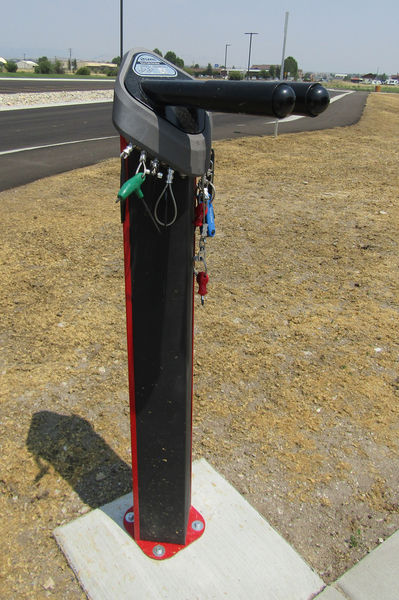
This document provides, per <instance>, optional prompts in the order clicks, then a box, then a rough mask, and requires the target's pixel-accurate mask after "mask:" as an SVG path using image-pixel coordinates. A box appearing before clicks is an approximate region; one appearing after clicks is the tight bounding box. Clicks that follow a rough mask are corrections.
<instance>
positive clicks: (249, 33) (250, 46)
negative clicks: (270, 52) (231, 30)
mask: <svg viewBox="0 0 399 600" xmlns="http://www.w3.org/2000/svg"><path fill="white" fill-rule="evenodd" d="M245 35H249V52H248V71H247V79H249V68H250V66H251V48H252V36H253V35H258V33H257V32H256V31H248V32H245Z"/></svg>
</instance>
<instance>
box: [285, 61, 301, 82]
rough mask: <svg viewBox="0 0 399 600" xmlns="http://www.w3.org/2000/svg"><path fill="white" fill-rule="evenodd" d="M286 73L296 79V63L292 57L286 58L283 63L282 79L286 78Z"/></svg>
mask: <svg viewBox="0 0 399 600" xmlns="http://www.w3.org/2000/svg"><path fill="white" fill-rule="evenodd" d="M288 73H289V76H290V77H293V78H294V79H297V78H298V63H297V62H296V60H295V58H293V57H292V56H287V58H286V59H285V61H284V77H288Z"/></svg>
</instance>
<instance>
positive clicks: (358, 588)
mask: <svg viewBox="0 0 399 600" xmlns="http://www.w3.org/2000/svg"><path fill="white" fill-rule="evenodd" d="M316 598H317V599H318V600H319V599H320V600H398V599H399V531H397V532H396V533H394V534H393V535H392V536H391V537H390V538H388V539H387V540H385V542H383V543H382V544H381V545H380V546H378V548H376V549H375V550H373V551H372V552H370V554H368V555H367V556H365V557H364V558H363V559H362V560H361V561H360V562H359V563H358V564H357V565H355V566H354V567H352V569H350V570H349V571H347V572H346V573H345V574H344V575H342V577H340V578H339V579H337V581H336V582H335V583H334V584H332V585H331V586H328V587H327V588H326V589H325V590H324V591H323V592H322V593H321V594H319V595H318V596H316Z"/></svg>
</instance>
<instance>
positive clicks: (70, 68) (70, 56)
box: [69, 48, 72, 73]
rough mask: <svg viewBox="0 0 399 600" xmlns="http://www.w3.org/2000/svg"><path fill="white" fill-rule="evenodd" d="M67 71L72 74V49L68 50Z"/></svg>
mask: <svg viewBox="0 0 399 600" xmlns="http://www.w3.org/2000/svg"><path fill="white" fill-rule="evenodd" d="M69 70H70V72H71V73H72V48H69Z"/></svg>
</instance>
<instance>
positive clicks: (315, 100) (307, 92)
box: [289, 82, 330, 117]
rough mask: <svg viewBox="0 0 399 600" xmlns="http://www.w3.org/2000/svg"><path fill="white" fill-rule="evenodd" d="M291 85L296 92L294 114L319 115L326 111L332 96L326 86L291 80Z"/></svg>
mask: <svg viewBox="0 0 399 600" xmlns="http://www.w3.org/2000/svg"><path fill="white" fill-rule="evenodd" d="M289 86H290V87H292V89H293V90H294V92H295V96H296V100H295V107H294V110H293V111H292V112H293V114H294V115H305V116H308V117H317V115H319V114H320V113H322V112H324V111H325V110H326V108H327V106H328V105H329V103H330V96H329V93H328V91H327V90H326V88H324V87H323V86H322V85H320V83H301V82H298V83H297V82H292V83H291V82H290V83H289Z"/></svg>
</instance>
